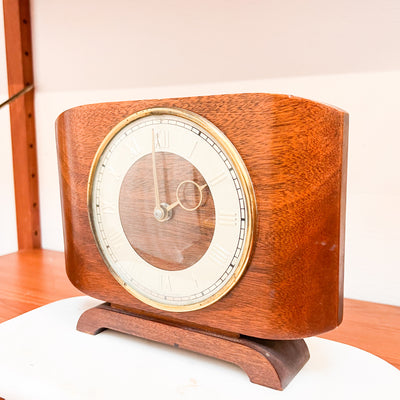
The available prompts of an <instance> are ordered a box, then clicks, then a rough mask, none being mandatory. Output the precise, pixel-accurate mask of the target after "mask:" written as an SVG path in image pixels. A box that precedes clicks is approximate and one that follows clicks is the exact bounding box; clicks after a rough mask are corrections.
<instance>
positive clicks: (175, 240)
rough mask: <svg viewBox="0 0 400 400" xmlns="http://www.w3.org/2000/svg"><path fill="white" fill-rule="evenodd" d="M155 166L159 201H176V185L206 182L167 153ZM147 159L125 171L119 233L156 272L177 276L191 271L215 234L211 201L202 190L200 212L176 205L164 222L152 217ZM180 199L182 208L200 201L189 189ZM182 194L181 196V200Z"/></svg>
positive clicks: (151, 190)
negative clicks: (177, 272)
mask: <svg viewBox="0 0 400 400" xmlns="http://www.w3.org/2000/svg"><path fill="white" fill-rule="evenodd" d="M156 155H157V157H156V167H157V169H158V171H160V172H161V171H163V174H162V176H160V177H159V191H160V198H161V199H162V202H165V203H167V204H172V203H173V202H175V201H176V189H177V187H178V185H179V184H180V183H181V182H182V181H184V180H187V179H190V180H193V181H195V182H197V183H198V184H200V185H203V184H204V183H205V181H204V178H203V177H202V176H201V174H200V173H199V171H197V169H196V168H194V167H193V165H192V164H190V163H189V162H188V161H186V160H185V159H183V158H182V157H179V156H177V155H175V154H172V153H166V152H157V153H156ZM149 171H152V157H151V155H150V154H148V155H147V156H144V157H142V158H141V159H140V160H139V161H138V162H136V163H135V164H134V165H133V166H132V167H131V168H130V169H129V171H128V172H127V174H126V175H125V178H124V180H123V182H122V186H121V191H120V196H119V214H120V219H121V225H122V228H123V229H124V233H125V235H126V237H127V239H128V241H129V243H130V244H131V246H132V247H133V248H134V249H135V251H136V252H137V253H138V254H139V255H140V256H141V257H142V258H143V259H144V260H145V261H147V262H149V263H150V264H152V265H154V266H155V267H157V268H160V269H164V270H168V271H178V270H182V269H185V268H188V267H190V266H191V265H193V264H194V263H195V262H197V261H198V260H199V259H200V258H201V257H202V256H203V255H204V253H205V252H206V251H207V249H208V247H209V245H210V243H211V239H212V237H213V234H214V225H215V210H214V201H213V199H212V196H211V193H210V191H209V189H208V188H205V189H204V190H203V200H204V201H203V202H202V205H201V207H199V208H198V209H197V210H194V211H186V210H184V209H183V208H181V207H180V206H178V207H176V208H174V209H173V211H172V217H171V219H170V220H168V221H165V222H159V221H157V220H156V219H155V218H154V215H153V211H154V206H155V204H154V181H153V176H152V174H151V173H150V174H149ZM188 189H189V190H186V191H185V193H181V194H180V196H181V197H182V199H183V201H184V203H183V204H184V205H185V207H188V208H192V207H195V206H196V204H197V203H198V200H199V199H200V196H199V194H198V191H197V190H193V189H195V186H193V185H191V186H189V188H188ZM185 194H186V196H185Z"/></svg>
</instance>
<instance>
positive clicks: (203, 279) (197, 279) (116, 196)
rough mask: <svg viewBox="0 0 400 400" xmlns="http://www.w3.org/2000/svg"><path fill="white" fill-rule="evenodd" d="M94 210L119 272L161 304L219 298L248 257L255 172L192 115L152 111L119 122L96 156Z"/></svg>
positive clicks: (137, 291) (201, 303) (184, 305)
mask: <svg viewBox="0 0 400 400" xmlns="http://www.w3.org/2000/svg"><path fill="white" fill-rule="evenodd" d="M88 207H89V219H90V224H91V228H92V232H93V234H94V237H95V240H96V244H97V247H98V249H99V251H100V252H101V254H102V257H103V259H104V261H105V263H106V264H107V266H108V268H109V270H110V271H111V273H112V274H113V276H114V277H115V278H116V279H117V280H118V282H119V283H120V284H121V285H122V286H123V287H124V288H125V289H126V290H127V291H129V292H130V293H131V294H132V295H134V296H135V297H137V298H138V299H140V300H141V301H143V302H145V303H147V304H150V305H151V306H153V307H156V308H159V309H164V310H169V311H190V310H195V309H199V308H203V307H205V306H207V305H209V304H212V303H214V302H215V301H217V300H218V299H220V298H221V297H222V296H224V295H225V294H226V293H227V292H228V291H229V290H231V289H232V288H233V286H234V285H235V283H236V282H237V281H238V279H239V278H240V276H241V275H242V273H243V272H244V270H245V267H246V264H247V263H248V260H249V257H250V252H251V246H252V242H253V235H254V224H255V212H256V211H255V210H256V205H255V197H254V192H253V188H252V184H251V180H250V177H249V174H248V172H247V170H246V167H245V165H244V163H243V160H242V159H241V157H240V155H239V153H238V152H237V150H236V149H235V148H234V146H233V145H232V143H231V142H230V141H229V140H228V139H227V138H226V136H225V135H224V134H223V133H222V132H221V131H220V130H219V129H218V128H216V127H215V126H214V125H213V124H212V123H211V122H209V121H208V120H207V119H205V118H203V117H201V116H199V115H197V114H194V113H192V112H189V111H185V110H181V109H171V108H153V109H148V110H144V111H141V112H138V113H136V114H133V115H131V116H130V117H128V118H126V119H125V120H123V121H122V122H121V123H119V124H118V125H117V126H116V127H115V128H114V129H113V130H112V131H111V132H110V133H109V134H108V136H107V137H106V138H105V140H104V141H103V143H102V145H101V146H100V148H99V150H98V151H97V154H96V156H95V159H94V161H93V164H92V169H91V173H90V179H89V185H88Z"/></svg>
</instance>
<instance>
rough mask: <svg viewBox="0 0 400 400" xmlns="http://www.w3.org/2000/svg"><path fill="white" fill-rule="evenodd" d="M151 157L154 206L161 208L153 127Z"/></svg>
mask: <svg viewBox="0 0 400 400" xmlns="http://www.w3.org/2000/svg"><path fill="white" fill-rule="evenodd" d="M151 158H152V163H153V180H154V195H155V199H156V208H157V209H160V208H161V205H160V204H161V203H160V192H159V191H158V180H157V169H156V150H155V144H154V129H153V130H152V131H151Z"/></svg>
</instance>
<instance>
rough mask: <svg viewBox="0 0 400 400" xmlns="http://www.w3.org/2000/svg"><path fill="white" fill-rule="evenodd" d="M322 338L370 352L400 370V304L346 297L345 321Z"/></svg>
mask: <svg viewBox="0 0 400 400" xmlns="http://www.w3.org/2000/svg"><path fill="white" fill-rule="evenodd" d="M321 337H323V338H325V339H330V340H334V341H336V342H341V343H345V344H349V345H351V346H355V347H358V348H360V349H362V350H365V351H368V352H370V353H372V354H375V355H377V356H378V357H381V358H383V359H384V360H386V361H388V362H389V363H391V364H392V365H394V366H395V367H397V368H399V369H400V307H396V306H391V305H387V304H378V303H371V302H367V301H361V300H354V299H345V301H344V319H343V322H342V324H341V325H340V327H339V328H337V329H335V330H333V331H331V332H327V333H324V334H323V335H321Z"/></svg>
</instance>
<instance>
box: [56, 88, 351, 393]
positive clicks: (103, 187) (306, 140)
mask: <svg viewBox="0 0 400 400" xmlns="http://www.w3.org/2000/svg"><path fill="white" fill-rule="evenodd" d="M347 130H348V115H347V114H346V113H345V112H343V111H341V110H339V109H337V108H334V107H330V106H327V105H323V104H319V103H316V102H313V101H309V100H305V99H301V98H296V97H293V96H285V95H271V94H235V95H219V96H204V97H189V98H176V99H162V100H143V101H129V102H119V103H102V104H93V105H86V106H81V107H77V108H73V109H71V110H68V111H66V112H64V113H63V114H62V115H61V116H60V117H59V118H58V120H57V139H58V159H59V168H60V179H61V192H62V205H63V219H64V234H65V255H66V268H67V273H68V276H69V279H70V280H71V281H72V283H73V284H74V285H75V286H76V287H77V288H78V289H80V290H81V291H82V292H84V293H86V294H88V295H90V296H92V297H95V298H98V299H101V300H104V301H105V302H106V303H104V304H102V305H100V306H99V307H96V308H93V309H90V310H88V311H86V312H85V313H84V314H83V315H82V316H81V318H80V320H79V322H78V329H79V330H81V331H84V332H88V333H92V334H96V333H98V332H100V331H101V330H103V329H106V328H109V329H114V330H118V331H122V332H126V333H129V334H133V335H136V336H141V337H144V338H147V339H151V340H155V341H158V342H163V343H167V344H169V345H172V346H178V347H181V348H184V349H189V350H192V351H196V352H199V353H202V354H206V355H209V356H213V357H216V358H220V359H223V360H226V361H230V362H233V363H235V364H237V365H239V366H240V367H242V368H243V369H244V370H245V371H246V373H247V374H248V375H249V377H250V379H251V381H252V382H255V383H258V384H261V385H265V386H269V387H272V388H275V389H283V388H284V387H285V386H286V385H287V383H288V382H289V381H290V380H291V379H292V378H293V377H294V376H295V374H296V373H297V372H298V371H299V370H300V369H301V368H302V366H303V365H304V363H305V362H306V361H307V360H308V358H309V354H308V350H307V346H306V344H305V342H304V340H302V338H305V337H308V336H312V335H316V334H319V333H321V332H324V331H327V330H330V329H333V328H335V327H336V326H337V325H338V324H339V323H340V322H341V319H342V299H343V252H344V216H345V183H346V157H347Z"/></svg>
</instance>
